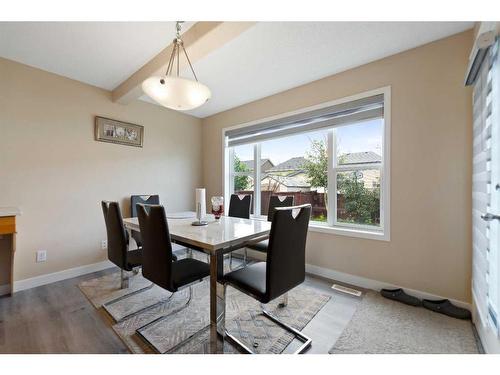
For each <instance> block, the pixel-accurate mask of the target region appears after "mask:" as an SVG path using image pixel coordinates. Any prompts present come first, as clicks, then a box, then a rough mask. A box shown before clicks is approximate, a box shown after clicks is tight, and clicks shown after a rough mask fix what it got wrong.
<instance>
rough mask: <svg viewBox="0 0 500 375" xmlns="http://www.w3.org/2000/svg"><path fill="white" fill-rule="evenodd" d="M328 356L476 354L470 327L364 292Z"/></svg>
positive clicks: (419, 308) (453, 319)
mask: <svg viewBox="0 0 500 375" xmlns="http://www.w3.org/2000/svg"><path fill="white" fill-rule="evenodd" d="M329 353H331V354H369V353H373V354H431V353H450V354H459V353H460V354H461V353H475V354H477V353H478V347H477V344H476V338H475V336H474V332H473V327H472V323H471V322H470V321H469V320H459V319H455V318H450V317H448V316H445V315H442V314H438V313H435V312H432V311H430V310H427V309H424V308H423V307H413V306H408V305H404V304H402V303H399V302H395V301H391V300H389V299H386V298H383V297H381V296H380V295H379V294H378V293H375V292H368V293H367V294H366V295H365V296H364V298H363V300H362V301H361V303H360V305H359V306H358V308H357V310H356V312H355V313H354V316H353V317H352V319H351V321H350V323H349V325H348V326H347V327H346V329H345V330H344V332H343V333H342V335H341V336H340V338H339V339H338V340H337V342H336V343H335V345H334V346H333V347H332V348H331V349H330V351H329Z"/></svg>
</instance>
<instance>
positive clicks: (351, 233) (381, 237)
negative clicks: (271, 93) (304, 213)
mask: <svg viewBox="0 0 500 375" xmlns="http://www.w3.org/2000/svg"><path fill="white" fill-rule="evenodd" d="M309 230H310V231H311V232H318V233H328V234H335V235H340V236H347V237H356V238H364V239H369V240H378V241H390V237H389V235H388V234H387V233H384V232H379V231H370V230H365V229H353V228H340V227H330V226H326V225H321V224H316V223H310V224H309Z"/></svg>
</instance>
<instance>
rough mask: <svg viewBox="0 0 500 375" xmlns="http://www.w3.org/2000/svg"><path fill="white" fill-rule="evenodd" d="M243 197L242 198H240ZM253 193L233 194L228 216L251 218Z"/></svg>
mask: <svg viewBox="0 0 500 375" xmlns="http://www.w3.org/2000/svg"><path fill="white" fill-rule="evenodd" d="M240 198H241V199H240ZM251 206H252V196H251V195H241V194H231V200H230V201H229V210H228V213H227V214H228V216H231V217H239V218H242V219H250V207H251Z"/></svg>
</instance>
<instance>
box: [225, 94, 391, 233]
mask: <svg viewBox="0 0 500 375" xmlns="http://www.w3.org/2000/svg"><path fill="white" fill-rule="evenodd" d="M379 94H384V119H383V121H384V126H383V130H382V132H383V134H382V139H383V142H382V163H381V164H380V165H379V166H373V165H369V164H367V165H360V166H357V167H345V168H344V167H339V166H337V165H334V163H336V157H334V156H335V153H336V150H335V147H336V142H335V129H333V130H330V131H328V156H329V160H333V163H329V167H328V191H329V192H330V194H331V192H335V194H334V198H333V199H332V198H330V199H329V200H328V202H329V203H328V205H329V207H328V220H327V222H326V223H324V224H323V223H319V222H311V223H310V224H309V230H311V231H312V232H320V233H329V234H336V235H341V236H349V237H358V238H366V239H374V240H382V241H390V227H391V226H390V196H391V195H390V187H391V180H390V165H391V163H390V158H391V152H390V144H391V142H390V140H391V87H390V86H386V87H382V88H379V89H375V90H371V91H366V92H363V93H360V94H356V95H352V96H349V97H345V98H342V99H338V100H333V101H329V102H325V103H321V104H318V105H315V106H311V107H307V108H302V109H300V110H297V111H292V112H287V113H282V114H279V115H276V116H272V117H267V118H264V119H259V120H256V121H251V122H247V123H243V124H239V125H235V126H231V127H227V128H224V129H222V155H223V156H224V157H223V160H222V163H223V174H222V179H223V181H222V186H224V199H225V201H226V202H229V198H230V196H231V192H232V191H233V189H232V187H233V186H232V184H233V183H232V180H233V178H232V177H233V176H234V175H235V173H234V172H233V167H232V165H231V160H232V156H233V155H232V154H231V153H232V151H231V150H232V148H229V147H228V140H227V137H226V132H227V131H229V130H233V129H238V128H242V127H246V126H251V125H256V124H259V123H261V122H267V121H272V120H277V119H280V118H283V117H288V116H292V115H296V114H300V113H304V112H309V111H313V110H317V109H321V108H325V107H329V106H333V105H338V104H342V103H346V102H350V101H354V100H358V99H363V98H366V97H370V96H374V95H379ZM260 156H261V153H260V143H257V144H256V145H255V146H254V170H253V175H254V197H255V198H256V197H259V196H260V179H259V178H258V177H259V176H260V167H261V166H260V160H261V157H260ZM342 169H346V170H353V169H380V194H381V195H380V227H376V228H374V227H373V226H369V225H358V224H355V225H353V224H349V223H337V222H336V211H337V210H336V208H337V207H336V205H337V198H336V191H337V189H336V185H337V179H336V173H337V172H338V171H341V170H342ZM253 210H254V211H253V212H260V199H253ZM252 217H253V218H256V219H265V216H261V215H254V216H252Z"/></svg>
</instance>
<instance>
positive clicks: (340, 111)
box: [226, 94, 384, 146]
mask: <svg viewBox="0 0 500 375" xmlns="http://www.w3.org/2000/svg"><path fill="white" fill-rule="evenodd" d="M383 116H384V95H383V94H380V95H374V96H370V97H367V98H362V99H358V100H353V101H350V102H347V103H342V104H337V105H333V106H330V107H326V108H321V109H317V110H312V111H308V112H303V113H299V114H295V115H291V116H287V117H283V118H280V119H276V120H271V121H264V122H261V123H258V124H255V125H250V126H245V127H242V128H238V129H232V130H228V131H226V137H228V145H229V146H236V145H241V144H248V143H256V142H259V141H263V140H266V139H271V138H279V137H283V136H287V135H292V134H298V133H304V132H310V131H314V130H319V129H324V128H333V127H335V126H341V125H346V124H350V123H354V122H359V121H363V120H370V119H376V118H382V117H383Z"/></svg>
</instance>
